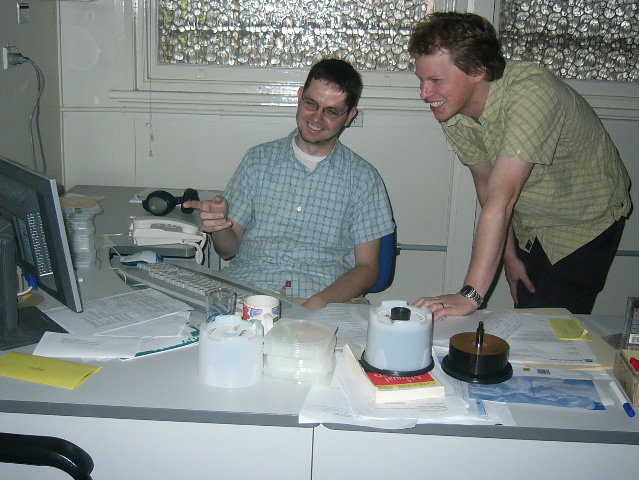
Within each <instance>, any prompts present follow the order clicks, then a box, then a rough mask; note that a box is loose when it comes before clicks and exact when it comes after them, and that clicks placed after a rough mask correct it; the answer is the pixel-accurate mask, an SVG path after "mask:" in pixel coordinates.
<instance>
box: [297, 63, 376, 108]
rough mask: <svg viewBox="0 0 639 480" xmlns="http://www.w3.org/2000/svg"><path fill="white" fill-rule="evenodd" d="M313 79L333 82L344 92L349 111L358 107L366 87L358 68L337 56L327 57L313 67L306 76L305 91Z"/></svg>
mask: <svg viewBox="0 0 639 480" xmlns="http://www.w3.org/2000/svg"><path fill="white" fill-rule="evenodd" d="M313 80H322V81H324V82H329V83H332V84H334V85H336V86H337V87H338V88H339V89H340V90H341V91H342V92H344V93H345V94H346V105H347V106H348V111H349V112H350V111H351V110H352V109H354V108H355V107H357V102H359V97H360V96H361V95H362V90H363V89H364V84H363V83H362V76H361V75H360V74H359V73H358V72H357V70H355V69H354V68H353V66H352V65H351V64H350V63H348V62H346V61H344V60H338V59H336V58H325V59H324V60H320V61H319V62H317V63H316V64H315V65H313V66H312V67H311V71H310V72H308V77H306V83H305V84H304V91H306V90H307V89H308V87H309V86H310V85H311V82H312V81H313Z"/></svg>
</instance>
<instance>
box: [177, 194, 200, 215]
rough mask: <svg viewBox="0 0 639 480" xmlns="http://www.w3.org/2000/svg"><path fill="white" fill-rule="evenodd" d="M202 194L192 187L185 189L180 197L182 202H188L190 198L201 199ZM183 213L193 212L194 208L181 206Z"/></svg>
mask: <svg viewBox="0 0 639 480" xmlns="http://www.w3.org/2000/svg"><path fill="white" fill-rule="evenodd" d="M199 199H200V196H199V195H198V193H197V190H193V189H192V188H187V189H186V190H184V195H182V197H181V198H180V199H179V202H178V203H180V204H182V203H184V202H188V201H189V200H199ZM181 209H182V213H193V210H195V209H194V208H184V207H181Z"/></svg>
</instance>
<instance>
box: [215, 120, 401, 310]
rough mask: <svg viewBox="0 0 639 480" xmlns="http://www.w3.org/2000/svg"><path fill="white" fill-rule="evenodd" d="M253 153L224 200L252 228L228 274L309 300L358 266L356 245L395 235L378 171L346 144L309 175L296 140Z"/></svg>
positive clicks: (237, 218) (247, 230)
mask: <svg viewBox="0 0 639 480" xmlns="http://www.w3.org/2000/svg"><path fill="white" fill-rule="evenodd" d="M296 134H297V130H295V131H293V132H292V133H291V134H290V135H289V136H288V137H286V138H282V139H280V140H276V141H273V142H269V143H265V144H262V145H258V146H256V147H253V148H251V149H250V150H249V151H248V152H247V154H246V155H245V157H244V159H243V160H242V162H241V163H240V165H239V167H238V168H237V170H236V171H235V173H234V174H233V177H231V180H230V181H229V183H228V185H227V186H226V189H225V190H224V196H225V197H226V199H227V200H228V203H229V213H228V217H229V218H230V219H232V220H233V221H235V222H238V223H239V224H240V225H242V226H243V227H244V229H245V231H244V235H243V237H242V241H241V242H240V249H239V251H238V253H237V255H236V256H235V257H234V258H233V259H232V260H231V265H230V267H228V268H227V269H225V270H224V273H226V274H228V275H230V276H232V277H234V278H237V279H239V280H242V281H244V282H248V283H251V284H253V285H257V286H259V287H261V288H265V289H267V290H271V291H275V292H279V291H280V290H281V289H282V287H284V286H285V285H286V284H287V283H288V282H290V287H288V288H287V291H286V294H287V296H289V297H293V298H308V297H311V296H313V295H315V294H316V293H318V292H320V291H322V290H324V289H325V288H326V287H328V286H329V285H331V284H332V283H333V282H334V281H335V280H336V279H337V277H339V276H340V275H342V274H343V273H345V272H346V271H348V270H351V269H352V268H354V267H355V255H354V248H355V245H358V244H360V243H364V242H368V241H371V240H375V239H378V238H381V237H383V236H384V235H386V234H388V233H392V232H393V230H394V229H395V223H394V222H393V215H392V211H391V206H390V201H389V199H388V195H387V193H386V188H385V187H384V182H383V181H382V178H381V177H380V175H379V173H378V172H377V170H376V169H375V167H373V166H372V165H371V164H370V163H368V162H367V161H365V160H364V159H363V158H362V157H360V156H358V155H357V154H355V153H353V152H352V151H351V150H350V149H348V148H347V147H346V146H344V144H342V143H341V142H340V141H339V140H338V141H337V143H336V144H335V147H334V148H333V151H332V152H331V153H330V154H329V155H328V156H327V157H326V158H325V159H324V160H322V161H321V162H319V163H318V165H317V167H316V168H315V169H314V170H313V171H312V172H310V171H309V170H308V168H306V167H305V166H304V165H302V164H301V163H300V162H299V161H297V159H296V158H295V154H294V153H293V146H292V142H293V137H294V136H295V135H296Z"/></svg>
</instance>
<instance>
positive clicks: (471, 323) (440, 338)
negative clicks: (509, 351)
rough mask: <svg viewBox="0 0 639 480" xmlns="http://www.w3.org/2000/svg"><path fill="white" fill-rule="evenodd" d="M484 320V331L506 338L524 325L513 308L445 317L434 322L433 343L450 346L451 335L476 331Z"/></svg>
mask: <svg viewBox="0 0 639 480" xmlns="http://www.w3.org/2000/svg"><path fill="white" fill-rule="evenodd" d="M480 321H482V322H484V332H486V333H490V334H491V335H495V336H496V337H499V338H502V339H504V340H506V339H508V337H510V336H511V335H512V334H513V333H515V332H516V331H517V330H519V328H520V327H521V325H522V318H521V316H520V315H519V313H517V312H514V311H512V310H504V311H496V312H475V313H472V314H470V315H467V316H465V317H444V318H440V319H439V320H437V321H435V322H434V325H433V345H437V346H441V347H448V344H449V343H450V337H452V336H453V335H457V334H458V333H464V332H475V331H477V327H478V326H479V322H480Z"/></svg>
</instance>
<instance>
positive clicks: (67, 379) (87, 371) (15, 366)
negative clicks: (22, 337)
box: [0, 352, 102, 390]
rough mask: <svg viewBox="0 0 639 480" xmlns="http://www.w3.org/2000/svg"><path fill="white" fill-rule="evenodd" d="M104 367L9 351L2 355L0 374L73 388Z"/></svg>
mask: <svg viewBox="0 0 639 480" xmlns="http://www.w3.org/2000/svg"><path fill="white" fill-rule="evenodd" d="M100 368H102V367H96V366H93V365H85V364H83V363H76V362H69V361H67V360H59V359H57V358H49V357H40V356H38V355H29V354H26V353H18V352H9V353H7V354H5V355H4V356H2V357H0V375H2V376H5V377H11V378H17V379H20V380H27V381H29V382H36V383H44V384H45V385H53V386H54V387H62V388H67V389H69V390H73V389H74V388H76V387H77V386H78V385H80V384H81V383H82V382H84V381H85V380H86V379H87V378H89V377H90V376H92V375H94V374H95V373H96V372H97V371H98V370H100Z"/></svg>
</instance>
